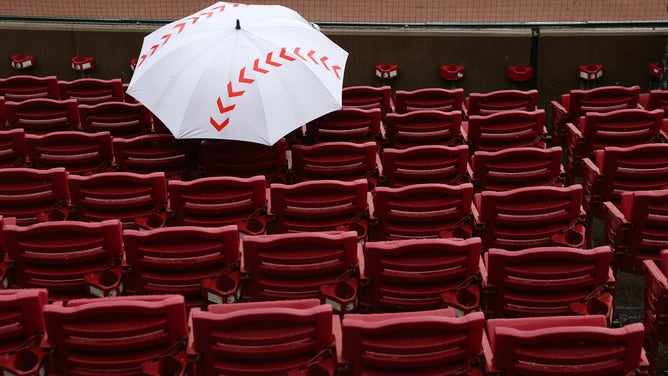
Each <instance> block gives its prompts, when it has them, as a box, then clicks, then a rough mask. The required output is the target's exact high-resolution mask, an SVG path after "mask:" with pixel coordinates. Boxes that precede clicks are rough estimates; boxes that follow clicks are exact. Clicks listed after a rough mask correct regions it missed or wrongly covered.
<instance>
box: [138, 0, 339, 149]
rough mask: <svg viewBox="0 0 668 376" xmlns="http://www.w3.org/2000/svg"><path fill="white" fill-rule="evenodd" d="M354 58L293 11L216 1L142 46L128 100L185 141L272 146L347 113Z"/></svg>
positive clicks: (159, 33)
mask: <svg viewBox="0 0 668 376" xmlns="http://www.w3.org/2000/svg"><path fill="white" fill-rule="evenodd" d="M347 58H348V53H347V52H346V51H344V50H343V49H341V48H340V47H339V46H337V45H336V44H335V43H334V42H332V41H331V40H330V39H329V38H327V37H326V36H325V35H324V34H322V33H321V32H320V31H319V30H318V28H317V27H314V25H313V24H311V23H309V22H308V21H306V20H305V19H304V18H303V17H301V16H300V15H299V14H298V13H297V12H295V11H293V10H291V9H289V8H286V7H283V6H278V5H244V4H236V3H225V2H218V3H216V4H213V5H211V6H210V7H208V8H206V9H204V10H202V11H200V12H197V13H195V14H193V15H191V16H188V17H185V18H182V19H180V20H178V21H175V22H172V23H170V24H168V25H165V26H163V27H161V28H159V29H158V30H156V31H154V32H152V33H151V34H149V35H148V36H146V37H145V38H144V43H143V46H142V51H141V53H140V55H139V58H138V61H137V66H136V68H135V71H134V74H133V76H132V80H131V81H130V85H129V87H128V94H130V95H131V96H133V97H134V98H135V99H137V100H138V101H140V102H141V103H143V104H144V105H145V106H146V107H147V108H148V109H149V110H151V111H152V112H153V113H154V114H155V115H156V116H157V117H158V118H159V119H160V120H162V121H163V122H164V123H165V125H166V126H167V127H168V128H169V129H170V131H171V132H172V133H173V134H174V136H175V137H177V138H204V139H229V140H241V141H250V142H256V143H260V144H266V145H272V144H274V143H275V142H276V141H278V140H279V139H281V138H282V137H283V136H285V135H286V134H288V133H290V132H291V131H292V130H294V129H296V128H298V127H300V126H301V125H303V124H305V123H306V122H308V121H311V120H313V119H315V118H317V117H319V116H321V115H324V114H326V113H329V112H332V111H335V110H337V109H340V108H341V106H342V103H341V89H342V86H343V72H344V67H345V64H346V59H347Z"/></svg>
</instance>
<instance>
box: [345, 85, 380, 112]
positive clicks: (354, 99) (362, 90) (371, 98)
mask: <svg viewBox="0 0 668 376" xmlns="http://www.w3.org/2000/svg"><path fill="white" fill-rule="evenodd" d="M341 97H342V101H343V107H357V108H362V109H370V108H380V111H381V114H383V115H385V114H387V113H388V112H391V109H392V108H391V107H392V88H391V87H390V86H380V87H375V86H365V85H358V86H347V87H344V88H343V90H342V93H341Z"/></svg>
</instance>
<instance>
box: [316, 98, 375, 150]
mask: <svg viewBox="0 0 668 376" xmlns="http://www.w3.org/2000/svg"><path fill="white" fill-rule="evenodd" d="M381 115H382V112H381V110H380V109H378V108H370V109H363V108H356V107H344V108H342V109H340V110H336V111H332V112H330V113H328V114H326V115H323V116H321V117H319V118H317V119H315V120H313V121H311V122H309V123H307V124H306V126H305V129H304V137H305V139H304V141H303V142H304V144H307V145H313V144H317V143H320V142H331V141H342V142H359V143H363V142H369V141H378V142H379V141H380V140H381V139H382V138H383V133H384V130H383V122H382V120H381Z"/></svg>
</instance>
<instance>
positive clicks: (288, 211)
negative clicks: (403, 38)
mask: <svg viewBox="0 0 668 376" xmlns="http://www.w3.org/2000/svg"><path fill="white" fill-rule="evenodd" d="M367 185H368V184H367V181H366V180H365V179H357V180H353V181H339V180H311V181H306V182H302V183H297V184H292V185H285V184H272V185H271V187H270V189H269V193H270V196H271V198H270V201H269V202H270V204H269V214H270V216H273V217H274V219H273V221H272V222H271V223H270V226H269V228H268V231H269V233H274V234H276V233H286V232H311V231H334V230H348V229H351V228H355V229H356V230H358V233H359V234H360V236H364V235H366V227H367V222H366V219H367V210H368V201H367Z"/></svg>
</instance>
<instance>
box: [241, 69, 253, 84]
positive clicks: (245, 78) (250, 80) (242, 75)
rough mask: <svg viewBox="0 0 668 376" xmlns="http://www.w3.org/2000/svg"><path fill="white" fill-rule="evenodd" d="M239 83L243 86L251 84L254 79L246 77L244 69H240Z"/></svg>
mask: <svg viewBox="0 0 668 376" xmlns="http://www.w3.org/2000/svg"><path fill="white" fill-rule="evenodd" d="M239 82H241V83H244V84H252V83H253V82H255V80H254V79H252V78H247V77H246V67H243V68H241V70H240V71H239Z"/></svg>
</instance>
